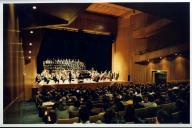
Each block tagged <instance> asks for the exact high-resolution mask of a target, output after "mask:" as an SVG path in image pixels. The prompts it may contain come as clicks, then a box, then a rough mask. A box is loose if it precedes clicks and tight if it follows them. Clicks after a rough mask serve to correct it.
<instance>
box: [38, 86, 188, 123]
mask: <svg viewBox="0 0 192 128" xmlns="http://www.w3.org/2000/svg"><path fill="white" fill-rule="evenodd" d="M175 86H177V85H174V84H173V85H169V87H165V86H163V87H159V88H165V89H167V90H168V89H169V88H173V87H175ZM178 86H180V88H183V89H184V90H185V91H184V92H187V91H189V87H188V86H181V85H180V84H178ZM137 87H140V88H144V86H143V85H137V86H136V85H134V86H133V85H127V86H123V87H121V86H118V85H113V86H111V87H103V88H100V90H99V91H100V94H99V95H98V96H97V97H96V98H92V95H91V93H90V91H89V90H88V91H87V92H86V93H85V94H86V95H85V97H83V98H84V101H83V102H81V103H80V108H82V107H86V105H87V101H91V102H92V109H91V115H90V116H89V121H90V123H99V122H100V123H102V120H103V118H104V114H105V112H106V110H104V108H103V104H104V101H105V100H104V97H103V96H104V94H105V92H107V91H106V90H108V91H109V90H110V91H111V92H114V95H116V96H118V95H120V94H121V93H122V92H123V91H121V90H120V89H124V90H129V89H130V88H131V89H132V90H133V89H134V88H136V89H137ZM149 88H151V89H154V90H155V89H156V90H157V91H158V89H157V88H158V87H157V86H152V85H147V88H146V90H147V91H148V90H149V92H150V89H149ZM81 89H82V90H84V89H83V88H81ZM136 89H135V90H136ZM165 89H164V91H163V95H167V93H166V91H165ZM79 90H80V89H79ZM103 90H104V91H103ZM58 91H61V90H58ZM84 91H85V90H84ZM102 91H103V92H102ZM169 91H170V90H169ZM75 92H76V91H75ZM75 92H73V91H71V92H70V93H69V92H68V93H69V94H70V95H69V96H68V99H70V100H69V101H66V106H73V105H74V101H73V100H74V99H76V97H77V96H75ZM125 92H126V91H125ZM150 93H151V92H150ZM61 94H62V93H61ZM159 94H160V95H161V94H162V92H160V93H159ZM180 94H182V93H178V94H177V93H176V95H177V97H178V98H180V99H182V97H181V96H183V94H182V95H181V96H180ZM126 95H128V93H124V95H123V94H121V97H122V99H121V101H123V102H124V101H127V99H126ZM142 95H143V97H146V96H147V95H148V93H146V92H145V93H142ZM185 95H188V93H186V94H185ZM133 96H134V94H133ZM133 96H132V98H130V97H129V99H132V100H133ZM155 96H156V97H158V96H157V95H155ZM167 96H168V95H167ZM70 97H71V98H70ZM168 98H169V97H168ZM35 101H36V102H37V100H35ZM55 102H56V101H55ZM144 102H146V101H144ZM109 103H110V106H109V108H112V109H114V106H115V99H114V98H112V99H110V100H109ZM133 103H134V102H133ZM129 106H130V105H127V104H124V107H125V110H124V111H116V112H115V115H116V118H117V120H118V121H117V123H122V122H123V120H124V115H125V113H126V110H127V108H129ZM37 107H38V108H40V111H39V113H41V114H40V115H41V117H43V120H44V122H45V123H54V121H47V120H48V118H47V117H49V116H50V114H49V111H52V112H53V111H54V109H55V108H54V107H53V106H47V107H42V106H41V103H38V105H37ZM56 109H57V108H56ZM161 109H163V110H165V111H166V112H168V113H170V114H171V115H172V118H173V122H174V123H178V122H181V121H180V120H179V112H178V108H177V106H176V101H175V102H172V100H168V102H166V103H164V104H158V106H157V107H144V108H139V109H134V116H135V117H138V118H141V119H142V120H144V122H145V123H156V122H157V116H158V115H157V113H158V111H159V110H161ZM45 113H46V114H45ZM53 115H54V114H53ZM53 117H54V116H53ZM78 119H79V111H72V112H69V119H57V121H55V122H56V123H74V122H78V121H79V120H78ZM53 120H54V118H53ZM123 123H135V122H123ZM170 123H172V122H170Z"/></svg>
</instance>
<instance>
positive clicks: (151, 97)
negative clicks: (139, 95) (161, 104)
mask: <svg viewBox="0 0 192 128" xmlns="http://www.w3.org/2000/svg"><path fill="white" fill-rule="evenodd" d="M147 98H148V101H149V102H154V101H155V98H154V96H153V95H151V94H150V95H148V96H147Z"/></svg>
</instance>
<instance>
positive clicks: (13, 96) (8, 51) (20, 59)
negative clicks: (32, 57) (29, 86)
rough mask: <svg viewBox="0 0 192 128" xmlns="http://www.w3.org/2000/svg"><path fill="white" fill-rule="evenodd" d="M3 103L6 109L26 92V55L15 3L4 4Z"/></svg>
mask: <svg viewBox="0 0 192 128" xmlns="http://www.w3.org/2000/svg"><path fill="white" fill-rule="evenodd" d="M4 16H5V19H4V36H3V37H4V39H3V45H4V49H3V50H4V51H3V52H4V58H3V64H4V65H3V72H4V74H3V98H4V99H3V103H4V104H3V105H4V111H6V110H7V109H8V108H9V107H10V106H11V105H12V104H13V103H15V102H16V101H18V100H20V99H22V98H23V97H22V96H23V92H24V77H23V72H24V56H23V49H22V40H21V38H20V30H19V20H18V17H17V15H16V13H15V7H14V5H13V4H7V5H4Z"/></svg>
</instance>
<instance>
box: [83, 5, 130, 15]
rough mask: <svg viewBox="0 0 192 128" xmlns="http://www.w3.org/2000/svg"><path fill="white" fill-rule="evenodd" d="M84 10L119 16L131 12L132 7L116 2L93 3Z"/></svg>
mask: <svg viewBox="0 0 192 128" xmlns="http://www.w3.org/2000/svg"><path fill="white" fill-rule="evenodd" d="M86 11H88V12H93V13H99V14H104V15H111V16H115V17H120V16H123V15H125V14H128V13H130V12H133V9H130V8H127V7H123V6H120V5H116V4H109V3H93V4H91V5H90V6H89V7H88V8H87V9H86Z"/></svg>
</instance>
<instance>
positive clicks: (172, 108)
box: [160, 102, 176, 113]
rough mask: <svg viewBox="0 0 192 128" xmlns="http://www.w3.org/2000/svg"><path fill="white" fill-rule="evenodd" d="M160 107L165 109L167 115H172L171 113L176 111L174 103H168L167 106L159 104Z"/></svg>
mask: <svg viewBox="0 0 192 128" xmlns="http://www.w3.org/2000/svg"><path fill="white" fill-rule="evenodd" d="M160 107H161V108H163V109H165V110H166V111H167V112H168V113H173V112H175V111H176V104H175V102H173V103H168V104H161V105H160Z"/></svg>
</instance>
